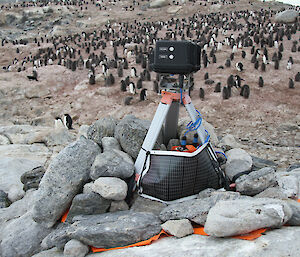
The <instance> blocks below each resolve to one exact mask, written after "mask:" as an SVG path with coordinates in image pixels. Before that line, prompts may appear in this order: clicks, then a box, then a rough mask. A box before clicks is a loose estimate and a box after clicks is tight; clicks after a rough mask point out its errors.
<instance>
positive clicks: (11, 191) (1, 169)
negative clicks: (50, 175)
mask: <svg viewBox="0 0 300 257" xmlns="http://www.w3.org/2000/svg"><path fill="white" fill-rule="evenodd" d="M41 164H42V163H41V162H40V161H36V160H28V159H19V158H11V157H2V158H0V178H1V179H0V189H1V190H3V191H4V192H6V193H8V198H9V199H10V200H11V201H13V202H14V201H16V200H19V199H20V198H22V197H23V195H24V191H23V184H22V183H21V181H20V178H21V176H22V174H23V173H25V172H28V171H30V170H32V169H33V168H35V167H38V166H40V165H41Z"/></svg>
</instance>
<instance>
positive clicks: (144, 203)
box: [130, 196, 167, 215]
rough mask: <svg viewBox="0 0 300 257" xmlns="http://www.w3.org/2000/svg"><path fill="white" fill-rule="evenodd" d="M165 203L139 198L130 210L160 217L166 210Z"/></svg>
mask: <svg viewBox="0 0 300 257" xmlns="http://www.w3.org/2000/svg"><path fill="white" fill-rule="evenodd" d="M166 206H167V205H166V204H165V203H161V202H158V201H153V200H150V199H147V198H144V197H142V196H138V197H137V198H136V199H135V201H134V203H133V204H132V206H131V208H130V210H131V211H133V212H151V213H153V214H154V215H159V214H160V212H161V211H162V210H163V209H164V208H166Z"/></svg>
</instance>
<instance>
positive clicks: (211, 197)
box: [0, 116, 300, 257]
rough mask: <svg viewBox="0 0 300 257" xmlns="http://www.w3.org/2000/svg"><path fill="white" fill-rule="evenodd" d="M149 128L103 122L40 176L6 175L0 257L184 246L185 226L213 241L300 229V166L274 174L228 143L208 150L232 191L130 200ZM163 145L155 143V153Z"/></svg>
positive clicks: (31, 172)
mask: <svg viewBox="0 0 300 257" xmlns="http://www.w3.org/2000/svg"><path fill="white" fill-rule="evenodd" d="M149 125H150V122H148V121H143V120H140V119H137V118H135V117H134V116H127V117H125V118H123V119H122V120H121V121H118V120H116V119H114V118H112V117H106V118H102V119H100V120H98V121H97V122H95V123H94V124H92V125H91V126H90V127H89V128H88V129H86V136H80V137H79V138H78V139H77V140H76V141H75V142H72V143H70V144H68V145H67V146H66V147H65V148H63V149H62V150H61V151H60V152H59V153H58V154H55V156H53V158H51V161H50V163H49V166H48V167H46V166H45V168H46V169H44V168H43V165H44V164H45V162H44V163H42V165H41V163H40V162H37V163H35V164H34V165H33V167H31V166H28V168H27V169H28V170H25V171H26V172H25V171H24V169H22V171H24V172H22V174H21V172H19V173H18V172H17V170H13V173H16V174H18V175H16V178H14V179H13V180H12V181H17V180H20V178H21V181H22V183H23V184H24V191H23V195H24V197H23V195H21V196H18V197H16V199H20V200H16V199H13V198H14V197H12V196H11V195H12V192H10V190H9V188H4V185H5V183H6V182H5V183H0V190H3V191H0V207H1V209H0V227H1V229H0V255H1V256H3V257H11V256H14V257H18V256H20V257H21V256H22V257H24V256H33V255H34V254H37V253H40V254H38V255H37V256H43V255H41V254H42V252H43V251H45V254H46V252H47V251H48V249H51V248H54V247H55V248H54V249H57V251H60V253H61V255H57V256H62V252H63V254H64V256H75V255H74V253H76V254H77V255H78V256H85V255H86V254H88V251H89V248H88V246H94V247H98V248H113V247H118V246H126V245H129V244H133V243H136V242H139V241H143V240H146V239H149V238H150V237H152V236H154V235H157V234H158V233H159V232H160V231H161V229H164V230H165V231H167V232H168V233H170V234H172V235H174V236H175V237H177V238H182V237H186V236H188V235H190V234H192V233H193V227H192V224H198V225H202V226H204V230H205V232H206V233H208V234H209V235H211V236H213V237H227V236H234V235H240V234H245V233H248V232H251V231H253V230H256V229H259V228H280V227H282V226H283V225H284V224H288V225H291V226H299V225H300V203H299V202H297V201H296V200H297V199H298V198H299V186H300V168H299V165H298V164H295V165H292V166H291V167H290V168H289V169H287V170H281V171H277V170H276V165H275V164H274V163H272V162H268V161H267V160H263V159H260V158H257V157H255V158H254V157H251V156H250V155H249V154H248V153H247V152H246V151H244V150H243V149H241V148H234V146H239V147H242V145H238V144H237V143H236V142H233V143H232V141H233V140H232V138H231V140H229V141H228V140H226V139H224V140H222V139H221V140H220V141H219V140H218V138H217V136H216V135H213V137H214V136H215V138H216V140H215V144H216V145H218V146H221V147H224V146H225V148H226V150H227V151H226V152H225V153H226V155H227V162H226V164H225V166H224V167H223V168H224V169H225V171H226V174H228V176H229V177H230V179H231V180H232V181H233V182H234V184H232V186H234V187H235V191H236V192H231V191H225V190H224V189H220V190H214V189H206V190H204V191H202V192H200V193H199V194H198V195H197V196H196V198H195V199H193V200H188V201H185V202H181V203H174V204H170V205H168V206H167V205H166V204H164V203H160V202H156V201H152V200H149V199H144V198H142V197H140V196H137V195H134V196H133V197H131V195H130V194H129V192H130V189H129V188H130V181H132V179H133V177H134V160H135V158H136V156H137V154H138V151H139V149H140V147H141V144H142V142H143V139H144V137H145V135H146V132H147V129H148V128H149ZM207 126H208V125H207ZM180 133H181V131H179V134H180ZM211 133H214V132H213V131H211ZM83 134H85V133H84V132H83ZM227 137H228V136H227ZM28 138H31V137H29V136H24V135H23V137H22V140H25V139H26V140H27V139H28ZM229 138H230V137H229ZM19 140H21V139H19ZM161 144H162V141H161V140H160V139H159V140H158V142H157V144H156V147H157V149H158V148H159V146H161ZM232 146H233V147H232ZM0 151H1V147H0ZM5 158H8V157H5ZM10 158H11V157H10ZM1 161H2V160H0V163H1V165H2V163H5V162H1ZM15 164H17V163H15ZM1 169H2V167H1V166H0V171H1ZM1 172H3V171H1ZM2 174H4V173H2ZM14 183H15V182H14ZM14 183H13V184H14ZM18 183H20V182H18ZM2 187H3V188H2ZM7 193H8V194H7ZM10 200H13V203H12V204H10ZM229 206H230V208H229ZM66 211H68V214H67V217H66V220H65V222H64V223H61V217H62V216H63V215H64V214H65V213H66ZM55 251H56V250H55ZM77 255H76V256H77ZM45 256H46V255H45ZM53 256H56V255H53Z"/></svg>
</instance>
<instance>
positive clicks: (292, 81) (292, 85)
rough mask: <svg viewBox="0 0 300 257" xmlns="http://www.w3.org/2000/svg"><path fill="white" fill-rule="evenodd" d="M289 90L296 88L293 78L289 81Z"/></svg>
mask: <svg viewBox="0 0 300 257" xmlns="http://www.w3.org/2000/svg"><path fill="white" fill-rule="evenodd" d="M289 88H295V85H294V80H293V79H291V78H290V79H289Z"/></svg>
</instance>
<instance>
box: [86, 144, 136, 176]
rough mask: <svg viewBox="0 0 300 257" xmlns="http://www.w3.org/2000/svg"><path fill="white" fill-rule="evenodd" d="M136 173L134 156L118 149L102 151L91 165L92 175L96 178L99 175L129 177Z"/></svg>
mask: <svg viewBox="0 0 300 257" xmlns="http://www.w3.org/2000/svg"><path fill="white" fill-rule="evenodd" d="M133 173H134V163H133V160H132V158H131V157H130V156H129V155H128V154H126V153H124V152H122V151H120V150H116V149H112V150H111V151H107V152H104V153H101V154H99V155H97V156H96V158H95V161H94V163H93V165H92V167H91V173H90V177H91V179H93V180H96V179H97V178H99V177H118V178H122V179H125V178H129V177H131V176H132V175H133Z"/></svg>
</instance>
